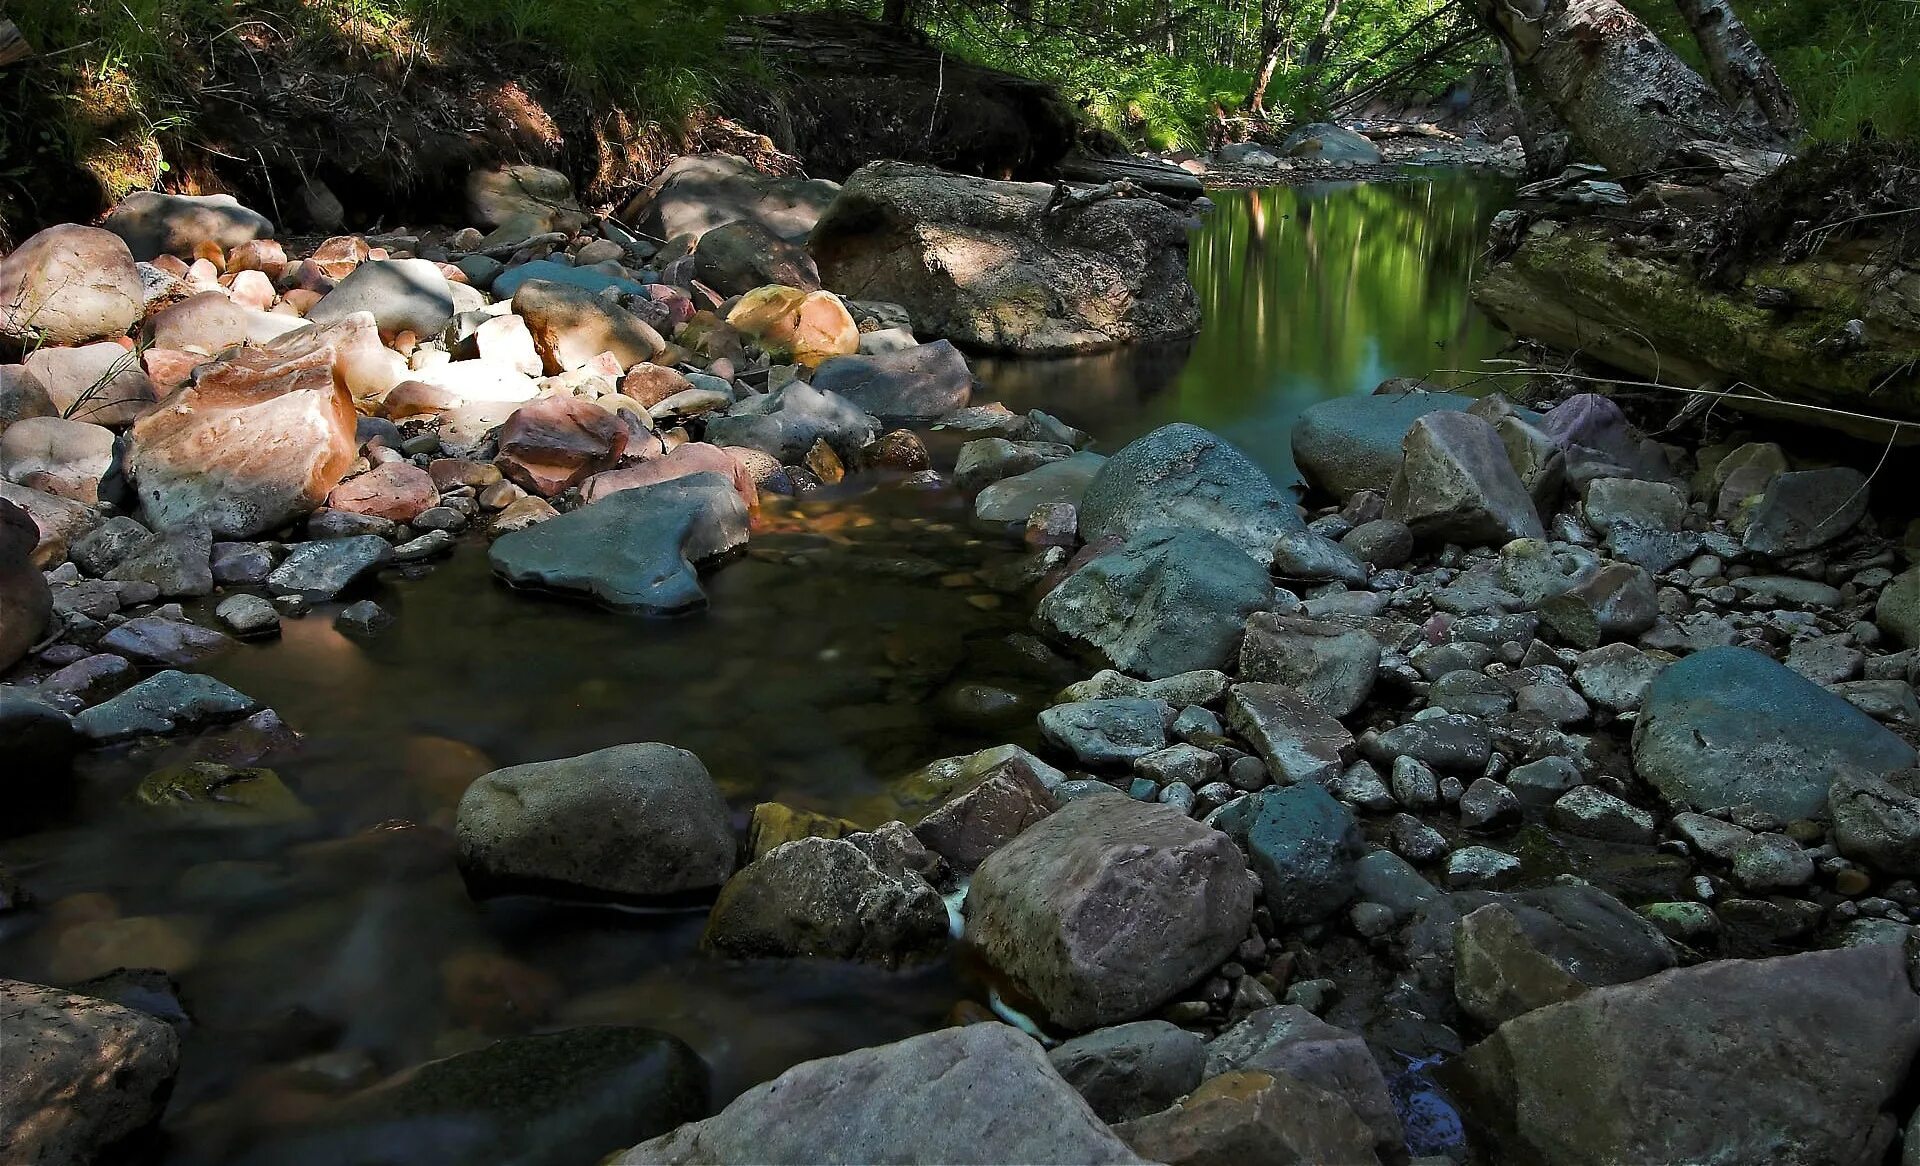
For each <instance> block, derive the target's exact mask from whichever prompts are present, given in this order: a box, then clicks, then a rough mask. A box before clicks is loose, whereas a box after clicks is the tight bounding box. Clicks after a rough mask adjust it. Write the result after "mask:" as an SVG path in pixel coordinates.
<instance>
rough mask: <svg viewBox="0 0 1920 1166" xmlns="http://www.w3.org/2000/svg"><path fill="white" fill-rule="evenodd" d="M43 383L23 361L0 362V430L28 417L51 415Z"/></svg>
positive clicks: (52, 413)
mask: <svg viewBox="0 0 1920 1166" xmlns="http://www.w3.org/2000/svg"><path fill="white" fill-rule="evenodd" d="M59 412H60V411H59V410H58V409H56V408H54V406H53V398H52V397H50V396H48V395H47V387H46V386H45V385H43V384H41V383H40V378H39V377H37V376H34V375H33V370H32V369H29V368H28V367H27V366H26V365H24V364H0V430H5V429H6V427H7V426H9V425H12V424H13V423H14V422H15V421H23V420H25V419H26V418H28V417H55V416H58V415H59Z"/></svg>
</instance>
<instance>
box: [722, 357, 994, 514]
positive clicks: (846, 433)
mask: <svg viewBox="0 0 1920 1166" xmlns="http://www.w3.org/2000/svg"><path fill="white" fill-rule="evenodd" d="M878 432H879V423H878V422H877V421H875V420H874V418H873V417H871V416H869V415H868V414H867V413H866V411H864V410H863V409H861V408H860V407H859V406H858V405H855V404H854V403H853V402H852V401H849V400H847V399H846V398H845V397H842V396H841V395H840V394H838V393H829V392H825V391H823V390H820V389H816V388H814V387H813V386H812V385H810V384H807V383H806V382H805V381H794V382H792V383H791V384H786V385H782V386H780V387H779V388H777V389H775V390H774V391H773V392H771V393H768V394H766V395H765V396H762V397H749V398H747V399H746V400H744V401H742V402H740V403H739V404H737V405H735V406H734V407H733V408H732V410H731V411H730V412H729V413H728V415H727V416H725V417H716V418H714V419H713V420H711V421H709V422H707V436H706V440H707V441H708V443H710V444H712V445H744V446H750V447H752V448H754V449H758V450H762V451H764V452H766V453H770V454H772V455H773V456H775V457H777V458H779V459H780V460H781V461H782V462H785V463H787V464H789V465H791V464H793V463H795V462H798V461H799V460H800V459H801V458H803V457H805V456H806V453H807V451H808V450H809V449H812V448H813V443H814V442H816V441H820V440H823V439H824V440H825V441H826V443H827V444H828V445H830V446H832V447H833V450H834V452H835V453H837V454H839V455H840V457H841V459H842V460H844V461H851V460H852V459H853V458H854V456H855V455H856V454H858V453H859V452H860V450H861V449H862V448H863V447H865V446H866V445H868V444H869V443H871V442H872V441H873V438H874V435H875V434H876V433H878ZM1021 517H1023V518H1024V517H1025V515H1022V516H1021Z"/></svg>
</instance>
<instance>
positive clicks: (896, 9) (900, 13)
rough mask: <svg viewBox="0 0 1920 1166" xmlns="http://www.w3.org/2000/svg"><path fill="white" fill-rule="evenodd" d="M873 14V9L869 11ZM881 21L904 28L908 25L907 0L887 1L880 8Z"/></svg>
mask: <svg viewBox="0 0 1920 1166" xmlns="http://www.w3.org/2000/svg"><path fill="white" fill-rule="evenodd" d="M867 11H868V12H872V11H873V9H871V8H869V9H867ZM880 19H881V21H882V22H883V23H886V24H891V25H894V26H895V27H904V26H905V25H906V23H907V0H886V3H885V4H883V5H881V7H880Z"/></svg>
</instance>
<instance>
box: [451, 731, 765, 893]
mask: <svg viewBox="0 0 1920 1166" xmlns="http://www.w3.org/2000/svg"><path fill="white" fill-rule="evenodd" d="M455 831H456V833H457V835H458V840H459V857H460V870H461V873H462V874H464V875H465V876H466V878H467V883H468V885H469V886H471V887H473V888H474V889H475V891H476V892H477V893H482V894H485V893H490V892H492V891H495V890H506V891H511V890H514V889H518V888H523V887H531V888H536V889H553V890H557V891H560V892H563V893H573V894H580V893H586V894H589V895H593V894H604V895H612V896H618V897H626V898H634V899H650V898H659V897H663V896H674V895H680V894H684V893H688V892H697V891H704V890H710V889H712V888H714V887H718V886H719V885H720V884H721V883H723V882H725V881H726V878H727V876H728V875H729V874H731V873H733V863H734V852H735V849H736V847H737V843H736V842H735V840H734V837H733V829H732V826H731V824H730V821H729V817H728V811H727V802H726V799H725V798H723V797H721V796H720V790H719V787H717V786H715V785H714V784H713V779H712V778H711V777H709V776H707V770H706V767H705V766H703V765H701V764H700V759H699V758H698V757H695V756H694V755H693V754H691V753H689V752H687V751H686V750H684V749H676V748H674V747H673V746H671V745H662V744H658V743H651V742H650V743H647V744H639V745H614V746H611V747H610V748H606V749H600V750H596V751H594V752H592V753H584V754H581V755H580V756H578V757H561V758H556V759H554V760H552V761H533V762H528V763H527V764H525V765H510V766H508V767H507V768H505V769H496V770H494V771H493V772H491V773H488V774H483V775H482V776H480V777H479V778H476V779H475V780H474V782H473V784H472V785H470V786H468V787H467V792H466V793H465V794H463V795H462V796H461V798H460V810H459V814H458V816H457V819H456V824H455Z"/></svg>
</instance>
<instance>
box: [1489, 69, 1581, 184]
mask: <svg viewBox="0 0 1920 1166" xmlns="http://www.w3.org/2000/svg"><path fill="white" fill-rule="evenodd" d="M1500 57H1501V59H1502V60H1504V61H1505V62H1506V68H1505V69H1504V70H1503V71H1504V72H1505V73H1506V78H1507V100H1508V101H1509V102H1511V103H1512V104H1513V112H1514V130H1515V132H1516V133H1518V134H1519V135H1520V148H1521V149H1523V150H1525V151H1526V154H1527V171H1526V176H1527V178H1529V179H1530V180H1532V181H1535V182H1538V181H1539V180H1541V179H1543V178H1551V177H1553V176H1554V175H1555V174H1558V173H1560V171H1562V170H1564V169H1565V168H1566V165H1567V161H1568V157H1567V155H1568V152H1569V149H1568V148H1569V146H1570V144H1571V143H1570V142H1569V141H1568V135H1567V130H1566V127H1565V126H1562V125H1561V124H1560V119H1559V118H1557V117H1555V116H1554V113H1553V110H1551V109H1549V108H1548V107H1547V104H1546V102H1544V101H1541V100H1540V98H1539V95H1538V94H1537V93H1534V92H1531V89H1530V87H1529V86H1527V85H1525V84H1523V83H1522V82H1521V80H1520V75H1519V71H1518V70H1517V69H1515V68H1514V66H1513V52H1512V50H1510V49H1508V48H1507V46H1506V44H1505V43H1504V42H1502V43H1501V45H1500Z"/></svg>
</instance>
